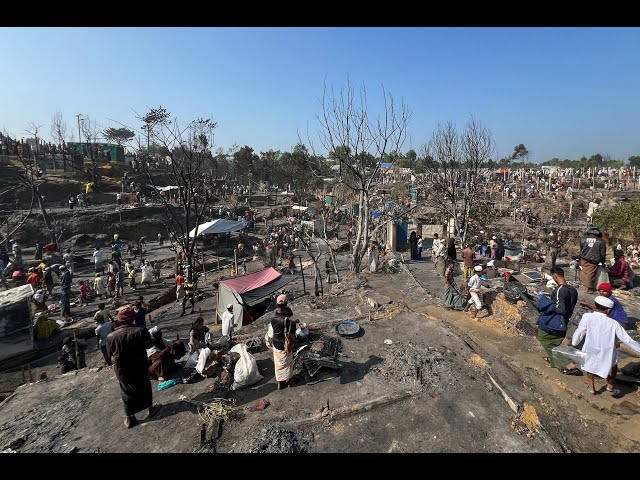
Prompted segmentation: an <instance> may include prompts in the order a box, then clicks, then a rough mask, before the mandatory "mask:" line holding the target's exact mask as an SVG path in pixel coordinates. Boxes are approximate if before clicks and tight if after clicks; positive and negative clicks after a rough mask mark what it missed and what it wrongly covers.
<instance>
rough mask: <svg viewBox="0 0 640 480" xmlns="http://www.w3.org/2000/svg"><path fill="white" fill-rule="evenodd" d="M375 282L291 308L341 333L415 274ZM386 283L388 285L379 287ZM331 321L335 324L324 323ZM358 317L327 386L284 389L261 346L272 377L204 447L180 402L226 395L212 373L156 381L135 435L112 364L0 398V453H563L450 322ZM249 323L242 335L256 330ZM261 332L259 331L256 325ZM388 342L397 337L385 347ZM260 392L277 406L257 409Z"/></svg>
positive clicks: (387, 312)
mask: <svg viewBox="0 0 640 480" xmlns="http://www.w3.org/2000/svg"><path fill="white" fill-rule="evenodd" d="M368 280H369V281H368V282H367V286H369V287H371V288H369V289H367V288H364V289H363V288H362V287H361V290H364V291H365V292H367V293H366V294H362V292H360V291H358V290H354V289H347V291H346V292H345V293H343V294H342V295H340V296H337V297H324V298H322V299H319V301H314V299H313V298H312V297H301V298H299V299H298V300H297V301H294V302H293V303H292V305H291V307H292V309H293V310H294V313H295V314H296V316H298V317H299V318H300V319H301V320H302V321H306V322H307V323H309V324H310V327H311V328H312V332H313V334H314V335H325V336H333V337H335V336H336V333H335V328H334V324H335V321H337V320H340V319H344V318H349V317H351V318H354V317H356V316H357V312H356V308H355V307H356V306H359V307H360V308H364V305H365V304H366V302H365V301H364V300H363V297H366V296H370V295H373V294H380V293H382V292H384V293H385V294H387V295H388V294H389V285H388V284H389V283H393V284H394V285H405V284H407V282H409V281H410V278H409V277H408V276H407V275H406V274H404V273H400V274H396V275H394V276H393V278H391V276H389V275H386V274H379V275H372V276H369V279H368ZM390 280H391V282H390ZM379 282H382V283H384V284H385V285H384V287H381V288H379V289H378V288H377V287H378V286H377V285H376V283H379ZM346 286H348V285H346ZM319 303H320V304H321V305H320V308H318V304H319ZM394 303H395V302H394ZM176 313H177V309H176V306H175V305H170V306H168V307H167V311H166V312H164V313H163V320H162V321H163V322H164V321H166V322H167V323H170V322H171V320H169V319H170V318H172V316H173V315H175V314H176ZM365 316H367V317H368V312H367V314H366V315H365ZM164 318H166V319H167V320H164ZM181 318H184V317H181ZM327 320H331V321H330V322H328V324H326V323H327ZM322 322H324V323H322ZM314 323H315V324H316V325H315V326H314V325H313V324H314ZM360 323H361V326H362V328H363V331H364V332H363V333H362V334H361V335H360V336H359V337H357V338H353V339H342V352H341V354H340V355H339V357H338V361H339V363H340V364H341V365H342V368H341V369H340V373H339V376H337V377H335V378H332V379H329V380H326V381H323V382H319V383H313V384H311V383H305V381H304V379H303V378H302V379H301V381H302V384H301V385H297V386H295V387H292V388H288V389H285V390H282V391H278V390H276V388H275V381H274V374H273V360H272V359H271V353H270V352H269V351H263V352H260V353H256V354H255V357H256V359H257V363H258V367H259V369H260V373H261V374H262V375H263V376H264V378H263V380H262V381H260V382H259V383H257V384H256V385H254V386H251V387H249V388H246V389H243V390H238V391H231V392H229V395H230V397H231V398H234V399H235V400H236V402H237V403H236V405H237V408H238V409H239V411H240V412H241V415H240V418H239V419H236V420H225V421H224V422H222V427H221V429H220V431H219V435H218V434H217V433H216V434H212V433H211V432H209V433H208V434H207V435H209V436H210V437H208V438H210V441H209V442H206V443H205V445H204V446H201V445H200V438H201V424H202V421H201V419H200V417H199V416H198V415H197V413H196V407H195V406H194V405H193V404H192V403H189V402H188V401H186V400H185V399H183V398H182V397H183V396H185V397H186V399H191V400H199V401H207V400H208V399H210V398H211V397H212V396H214V395H215V396H217V395H220V386H219V385H218V384H217V382H216V381H215V380H214V379H205V380H202V381H200V382H197V383H195V384H180V385H177V386H175V387H172V388H170V389H167V390H163V391H155V384H156V382H153V385H154V400H155V401H156V402H159V403H161V404H162V405H163V407H162V409H161V411H160V413H159V414H158V416H157V417H156V418H154V419H152V420H150V421H145V422H143V423H141V425H139V426H136V427H134V428H133V429H131V430H126V429H125V427H124V424H123V413H122V405H121V400H120V396H119V390H118V386H117V382H116V380H115V378H114V376H113V373H112V371H111V370H110V369H101V370H99V371H96V369H90V368H87V369H84V370H82V371H81V372H72V373H70V374H67V375H64V376H59V377H55V378H50V379H48V380H43V381H39V382H36V383H33V384H28V385H25V386H22V387H20V388H19V389H18V390H17V391H16V393H15V394H14V395H13V396H12V397H10V398H9V399H8V400H6V401H5V402H3V403H2V404H0V425H3V426H2V427H0V450H5V451H22V452H28V451H34V452H35V451H52V452H61V451H80V452H98V451H99V452H165V451H166V452H168V451H172V452H190V451H217V452H255V451H272V452H273V451H277V452H294V451H300V452H305V451H306V452H445V451H446V452H462V451H477V452H498V451H499V452H503V451H504V452H508V451H518V452H525V451H527V452H528V451H539V452H559V451H562V447H561V446H560V444H559V443H558V442H556V441H555V440H554V439H553V438H552V437H551V436H550V435H548V434H547V433H546V432H545V431H544V429H535V427H532V428H534V430H535V431H534V432H530V433H531V434H530V436H527V435H526V434H523V433H518V431H516V429H514V428H513V427H512V423H514V422H516V421H517V415H516V413H515V412H514V411H512V410H511V409H510V407H509V405H508V404H507V403H506V402H505V401H504V400H503V398H502V396H501V394H500V392H499V391H498V390H497V389H496V387H495V386H494V385H493V384H492V383H491V382H490V381H489V380H488V378H487V376H486V375H485V373H484V372H485V370H486V367H485V366H484V365H483V364H482V362H479V361H478V359H477V358H476V357H475V356H474V352H473V351H472V350H471V349H470V348H469V346H468V345H467V344H466V343H465V341H463V340H461V339H460V338H459V337H458V336H457V335H456V334H454V333H453V332H452V331H451V330H450V329H449V328H448V327H446V326H445V325H442V324H440V323H439V322H437V321H434V320H431V319H429V318H427V317H426V316H425V315H423V314H421V313H419V312H411V311H407V308H406V307H405V306H403V305H401V304H400V305H398V304H393V303H392V304H389V305H386V306H383V307H380V308H379V309H376V310H375V311H374V312H373V320H372V321H371V322H369V321H368V320H366V319H363V320H361V321H360ZM249 327H251V326H249ZM249 327H247V329H246V330H245V332H249V333H250V331H252V329H250V328H249ZM167 329H168V330H170V326H168V327H167ZM263 330H264V328H263V327H260V326H259V325H255V326H253V331H255V332H262V331H263ZM243 333H244V332H243ZM167 338H170V337H169V336H167ZM385 340H391V341H392V342H393V343H391V344H390V345H388V344H386V343H385ZM98 355H99V352H94V353H93V354H92V355H89V357H90V360H89V362H88V363H89V364H90V365H95V363H96V362H98V363H99V356H98ZM261 399H265V400H267V401H269V402H270V405H269V406H268V407H267V408H266V409H265V410H262V411H256V410H254V409H253V408H252V407H254V406H255V404H256V403H257V402H258V401H259V400H261ZM69 407H71V408H69ZM425 407H426V408H425ZM105 412H108V413H107V414H105ZM321 412H322V413H321ZM138 416H139V417H140V418H141V417H143V416H144V415H143V414H139V415H138ZM34 419H37V420H36V421H34ZM104 432H109V434H108V435H105V434H104ZM167 432H175V434H173V435H168V434H167Z"/></svg>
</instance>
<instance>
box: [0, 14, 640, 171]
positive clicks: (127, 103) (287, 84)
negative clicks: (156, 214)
mask: <svg viewBox="0 0 640 480" xmlns="http://www.w3.org/2000/svg"><path fill="white" fill-rule="evenodd" d="M0 58H2V61H3V64H4V65H5V66H9V70H7V69H3V70H4V72H3V74H2V75H0V128H2V127H4V128H5V129H6V130H7V131H8V132H9V133H10V134H12V135H13V136H17V137H22V136H27V135H26V133H25V129H26V127H27V123H28V122H29V121H34V122H35V123H36V124H43V125H44V127H43V129H42V131H43V132H44V136H45V138H50V134H49V131H50V124H51V117H52V116H53V114H54V113H55V112H57V111H61V112H63V114H64V117H65V120H66V121H67V123H68V124H69V127H70V130H71V129H73V130H74V131H75V132H76V133H75V136H76V140H77V127H75V128H74V126H75V125H76V123H75V121H76V120H75V117H74V115H75V114H77V113H83V114H87V115H89V116H90V117H91V118H95V119H97V120H98V121H99V122H100V123H101V125H103V126H105V127H108V126H117V125H115V124H113V123H112V122H110V121H109V120H108V119H116V120H118V121H120V122H122V123H124V124H129V125H133V126H138V125H137V123H138V122H136V120H135V118H134V114H133V110H136V111H138V112H144V111H145V109H146V107H156V106H158V105H162V106H163V107H165V108H167V109H168V110H169V111H170V112H172V113H173V114H174V115H176V116H177V117H178V118H179V119H181V120H188V119H192V118H195V117H200V116H210V115H213V118H214V119H215V120H216V121H217V122H218V123H219V127H218V128H217V130H216V135H215V143H216V146H217V147H223V148H225V149H226V148H228V147H231V146H232V145H233V144H238V145H240V146H242V145H249V146H251V147H253V148H254V149H255V150H256V151H258V152H259V151H264V150H267V149H269V148H273V149H280V150H288V149H290V148H291V147H293V145H295V143H297V139H298V133H297V132H298V130H301V131H306V130H307V128H309V130H310V131H311V132H316V131H317V129H318V124H317V121H316V115H318V114H319V113H320V111H321V108H320V103H319V98H320V96H321V95H322V91H323V84H324V81H325V78H326V81H327V83H328V84H330V85H331V84H332V85H334V86H336V87H339V86H340V85H341V84H343V83H344V82H345V80H346V78H347V76H349V78H350V79H351V81H352V82H353V83H355V84H356V85H360V84H362V83H364V85H365V86H366V87H367V90H368V92H369V94H370V102H371V109H372V110H374V109H375V108H376V104H379V100H380V96H379V95H378V94H379V90H380V86H381V85H384V87H385V88H386V89H387V90H388V91H389V92H391V93H392V94H393V96H394V97H395V98H396V99H397V100H403V101H404V102H405V103H406V104H407V106H408V107H409V109H410V110H411V112H412V118H411V124H410V127H409V137H408V139H407V142H406V143H405V145H404V148H403V150H405V151H406V150H408V149H409V148H414V149H416V150H418V151H419V149H420V147H421V146H422V145H423V144H424V143H425V141H426V140H428V139H429V138H430V136H431V133H432V131H433V129H434V127H435V126H436V125H437V124H438V123H444V122H447V121H453V122H454V123H456V125H457V126H458V127H459V128H460V129H462V127H463V125H464V123H465V122H466V121H467V120H468V119H469V118H470V116H472V115H473V116H474V117H476V118H477V119H478V120H480V121H481V122H482V123H483V124H484V125H485V126H486V127H488V128H489V129H490V130H491V132H492V134H493V137H494V139H495V142H496V153H497V155H498V156H500V157H502V156H505V155H508V154H511V152H512V151H513V147H514V146H515V145H516V144H519V143H524V144H525V146H526V147H527V148H528V149H529V150H530V152H531V157H530V158H531V159H532V160H533V161H538V162H541V161H545V160H548V159H550V158H552V157H559V158H571V159H573V158H579V157H580V156H582V155H586V156H590V155H592V154H594V153H598V152H599V153H602V154H609V155H611V156H612V157H613V158H622V159H626V158H627V157H629V156H630V155H640V135H639V128H638V127H639V121H638V118H639V113H640V29H638V28H294V27H290V28H271V27H261V28H0ZM304 135H305V136H306V133H305V134H304ZM314 138H316V139H317V136H315V135H314Z"/></svg>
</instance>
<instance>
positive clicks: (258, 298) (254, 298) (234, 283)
mask: <svg viewBox="0 0 640 480" xmlns="http://www.w3.org/2000/svg"><path fill="white" fill-rule="evenodd" d="M295 278H296V276H295V275H282V274H280V273H278V272H277V271H276V270H275V269H273V268H271V267H268V268H265V269H263V270H259V271H257V272H253V273H248V274H246V275H240V276H238V277H233V278H229V279H228V280H222V281H221V282H220V283H219V285H218V307H217V315H218V317H219V318H220V319H221V320H222V314H223V313H224V312H226V311H227V305H228V304H232V305H233V316H234V323H236V324H237V325H238V327H236V330H238V329H239V328H241V327H242V317H243V313H244V312H243V310H244V307H252V306H254V305H258V304H259V303H260V302H262V301H264V300H265V299H266V298H268V297H269V296H270V295H271V294H272V293H274V292H277V291H278V290H280V289H282V287H284V286H285V285H287V284H288V283H289V282H291V281H293V280H295Z"/></svg>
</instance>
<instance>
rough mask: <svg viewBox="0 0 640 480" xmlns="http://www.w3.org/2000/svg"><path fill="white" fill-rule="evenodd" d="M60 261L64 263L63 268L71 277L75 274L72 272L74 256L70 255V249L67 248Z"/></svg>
mask: <svg viewBox="0 0 640 480" xmlns="http://www.w3.org/2000/svg"><path fill="white" fill-rule="evenodd" d="M62 260H63V261H64V264H65V266H66V267H67V269H69V271H70V272H71V275H73V274H74V273H75V272H74V271H73V267H74V260H75V255H74V254H73V253H71V249H70V248H67V253H65V254H64V255H63V256H62Z"/></svg>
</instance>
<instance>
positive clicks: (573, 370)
mask: <svg viewBox="0 0 640 480" xmlns="http://www.w3.org/2000/svg"><path fill="white" fill-rule="evenodd" d="M558 370H559V371H560V373H564V374H565V375H576V374H577V373H579V372H580V369H579V368H559V369H558Z"/></svg>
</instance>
